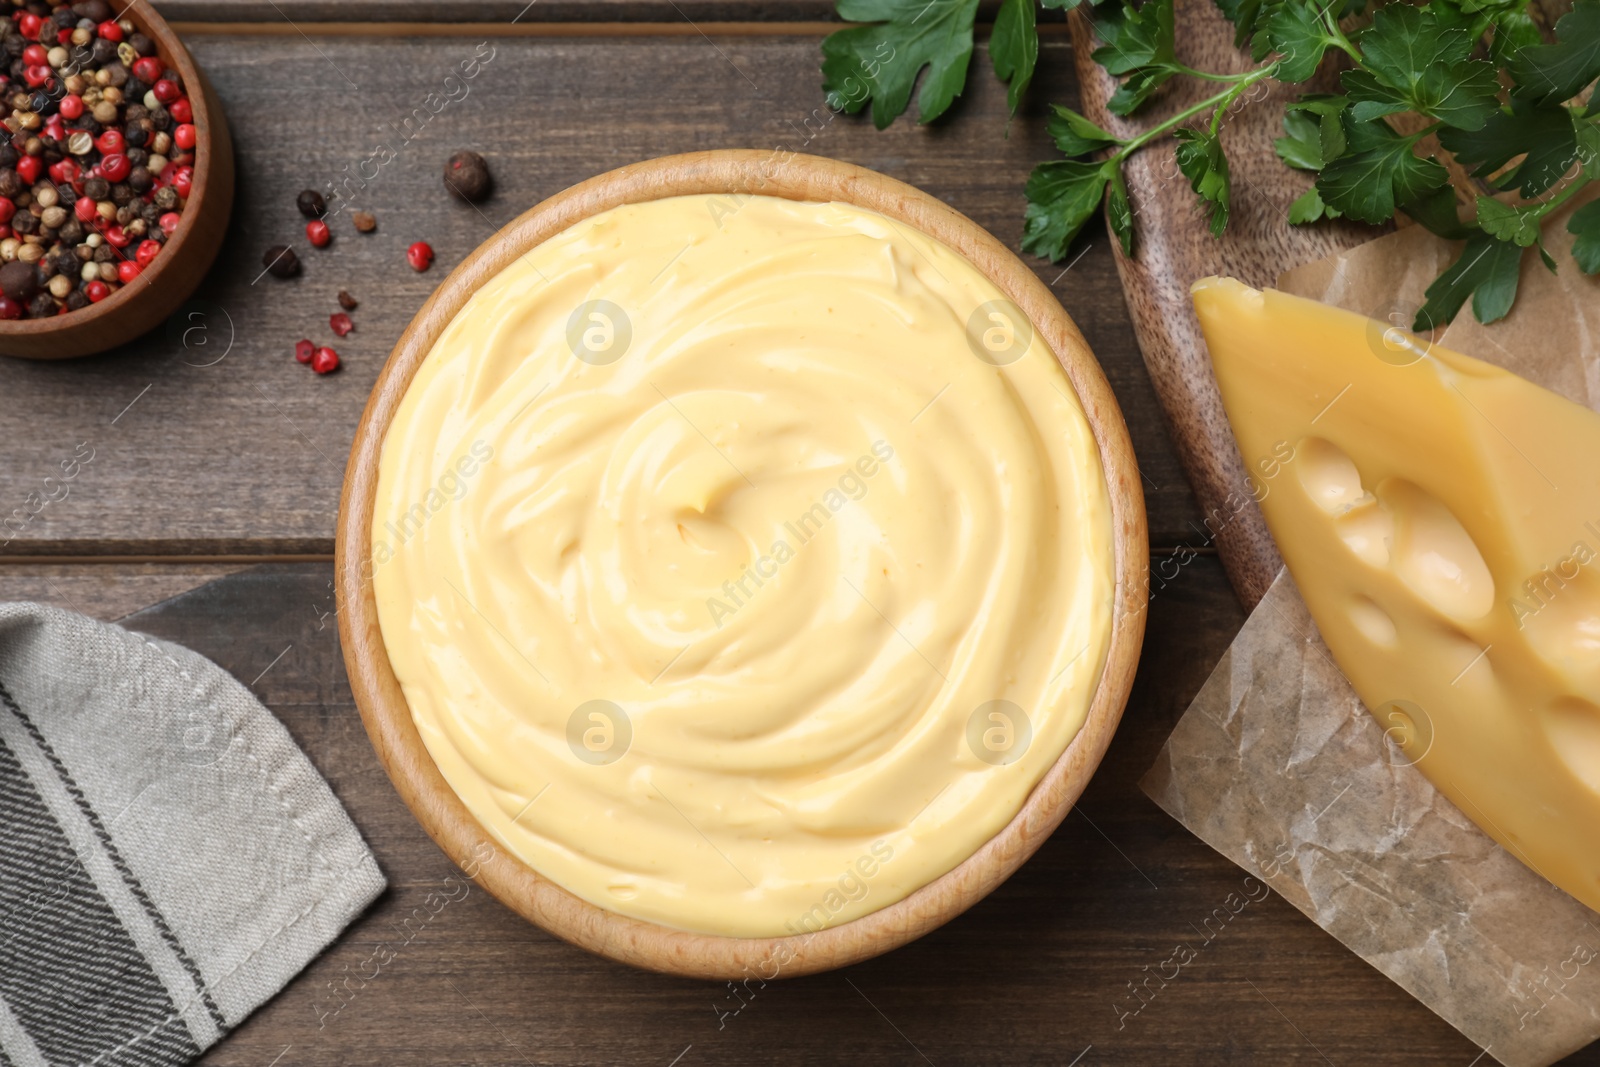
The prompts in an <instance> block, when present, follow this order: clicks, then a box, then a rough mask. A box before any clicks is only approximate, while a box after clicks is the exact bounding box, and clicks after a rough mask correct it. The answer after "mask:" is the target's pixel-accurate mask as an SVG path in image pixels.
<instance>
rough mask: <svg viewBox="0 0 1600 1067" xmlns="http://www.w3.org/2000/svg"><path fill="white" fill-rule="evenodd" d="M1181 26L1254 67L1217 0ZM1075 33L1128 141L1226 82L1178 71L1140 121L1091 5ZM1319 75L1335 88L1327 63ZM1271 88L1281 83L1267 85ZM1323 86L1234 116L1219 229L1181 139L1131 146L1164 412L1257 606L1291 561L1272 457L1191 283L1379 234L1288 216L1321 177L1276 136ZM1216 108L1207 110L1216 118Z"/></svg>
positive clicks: (1078, 15) (1091, 83)
mask: <svg viewBox="0 0 1600 1067" xmlns="http://www.w3.org/2000/svg"><path fill="white" fill-rule="evenodd" d="M1177 27H1178V32H1177V50H1178V58H1179V59H1180V60H1181V61H1182V62H1184V63H1187V64H1189V65H1190V66H1192V67H1195V68H1196V69H1198V70H1205V71H1217V72H1222V73H1237V72H1239V71H1242V70H1247V69H1249V67H1250V66H1251V64H1250V57H1249V55H1248V54H1246V53H1244V52H1241V51H1240V50H1239V49H1238V48H1236V47H1235V46H1234V43H1233V33H1234V30H1233V25H1232V24H1231V23H1229V22H1228V21H1227V20H1226V19H1224V18H1223V17H1222V14H1221V12H1220V11H1218V9H1217V7H1216V5H1215V4H1214V3H1212V0H1178V4H1177ZM1072 29H1073V40H1074V43H1075V46H1076V47H1075V54H1076V59H1077V68H1078V77H1079V81H1080V85H1081V92H1082V102H1083V107H1084V113H1085V114H1086V115H1088V116H1089V118H1091V119H1092V120H1094V121H1095V122H1098V123H1101V124H1102V125H1104V126H1105V127H1106V128H1107V129H1108V130H1110V131H1112V132H1113V133H1115V134H1117V135H1118V136H1120V137H1127V136H1129V135H1130V134H1132V133H1135V132H1137V131H1139V130H1142V129H1145V128H1147V127H1148V126H1149V125H1151V124H1153V123H1154V122H1156V121H1159V120H1161V119H1164V118H1166V117H1168V116H1171V115H1174V114H1177V113H1178V112H1180V111H1182V110H1183V109H1184V108H1186V107H1189V106H1192V105H1193V104H1195V103H1197V102H1199V101H1200V100H1203V99H1205V98H1206V97H1207V96H1210V95H1211V94H1212V93H1214V92H1215V91H1216V85H1215V83H1211V82H1203V81H1200V80H1199V79H1195V78H1175V79H1173V80H1172V81H1171V82H1169V83H1168V85H1167V87H1166V88H1164V89H1163V90H1161V92H1160V93H1159V94H1158V95H1157V97H1155V98H1154V99H1153V100H1152V102H1151V103H1150V104H1147V105H1146V106H1145V108H1143V109H1142V110H1141V111H1140V113H1139V115H1138V116H1137V117H1136V118H1134V119H1121V118H1118V117H1116V116H1114V115H1112V114H1110V113H1109V112H1108V111H1107V110H1106V108H1105V102H1106V100H1107V99H1109V98H1110V96H1111V94H1112V93H1113V92H1114V91H1115V90H1116V84H1117V83H1116V79H1114V78H1112V77H1111V76H1109V75H1108V74H1106V72H1105V71H1104V69H1102V68H1101V67H1100V65H1099V64H1098V63H1096V62H1095V61H1094V60H1093V59H1092V58H1090V53H1091V52H1092V51H1093V49H1094V48H1095V47H1096V46H1097V44H1098V42H1097V41H1096V40H1095V38H1094V31H1093V28H1092V27H1091V26H1090V25H1089V22H1088V20H1087V18H1086V17H1085V16H1084V14H1083V13H1082V11H1081V10H1080V11H1078V12H1074V14H1073V16H1072ZM1320 77H1321V78H1322V80H1323V81H1324V82H1327V83H1328V84H1332V81H1331V75H1330V72H1329V71H1324V72H1323V74H1322V75H1321V76H1320ZM1269 84H1270V85H1271V86H1272V88H1271V89H1270V90H1268V89H1266V86H1267V85H1269ZM1319 84H1320V83H1318V82H1315V81H1314V82H1313V83H1310V84H1308V85H1306V86H1282V85H1279V84H1278V83H1276V82H1270V83H1262V86H1261V89H1262V91H1261V92H1260V93H1257V92H1255V91H1252V92H1250V93H1247V94H1246V95H1245V96H1244V97H1241V99H1240V103H1239V105H1238V106H1237V107H1236V108H1235V109H1234V110H1233V111H1232V113H1231V114H1230V115H1229V116H1228V117H1227V119H1226V120H1225V121H1224V125H1223V132H1222V139H1223V144H1224V145H1225V146H1226V148H1227V151H1228V160H1229V163H1230V165H1231V169H1232V178H1233V197H1232V201H1233V211H1232V214H1231V217H1230V219H1229V222H1228V229H1227V231H1226V233H1225V234H1224V235H1223V236H1222V238H1221V239H1216V238H1213V237H1212V236H1211V233H1210V229H1209V227H1208V224H1207V221H1206V219H1205V218H1204V217H1203V216H1202V215H1201V214H1200V213H1199V212H1198V210H1197V208H1196V198H1195V196H1194V193H1193V192H1192V191H1191V190H1190V188H1189V182H1188V179H1186V178H1184V177H1183V175H1182V174H1180V173H1179V171H1178V167H1177V164H1176V162H1175V161H1174V159H1173V146H1174V144H1175V143H1176V142H1174V141H1172V140H1171V139H1164V140H1162V141H1159V142H1156V143H1154V144H1152V145H1151V146H1149V147H1147V148H1145V149H1144V150H1142V151H1140V152H1139V153H1138V154H1136V155H1135V156H1133V157H1132V158H1131V159H1130V160H1129V161H1128V164H1127V167H1126V173H1127V180H1128V195H1129V200H1130V203H1131V204H1132V207H1133V213H1134V222H1135V224H1136V226H1137V231H1138V237H1137V238H1136V242H1135V245H1134V252H1133V255H1132V256H1124V255H1123V254H1122V249H1121V247H1120V246H1119V247H1118V248H1117V249H1116V250H1115V255H1116V264H1117V271H1118V273H1119V274H1120V275H1121V277H1122V283H1123V286H1124V289H1125V290H1126V293H1127V300H1128V308H1129V311H1130V314H1131V315H1132V319H1133V329H1134V333H1135V334H1136V335H1137V336H1138V339H1139V346H1140V348H1141V349H1142V350H1143V353H1144V360H1145V365H1146V366H1147V367H1148V368H1149V370H1150V378H1151V381H1152V382H1153V383H1154V385H1155V390H1156V395H1157V396H1158V397H1159V398H1160V400H1161V405H1162V408H1163V409H1164V410H1165V412H1166V416H1167V421H1168V424H1169V426H1170V428H1171V431H1172V439H1173V443H1174V444H1175V445H1176V447H1177V453H1178V456H1179V458H1180V459H1181V460H1182V462H1183V466H1184V469H1185V470H1186V471H1188V474H1189V480H1190V483H1191V484H1192V485H1193V486H1194V490H1195V495H1196V497H1197V498H1198V501H1199V505H1200V510H1201V512H1202V516H1203V517H1202V519H1201V525H1202V527H1203V531H1204V538H1205V541H1206V543H1207V544H1215V546H1216V547H1217V549H1218V550H1219V552H1220V554H1221V556H1222V560H1223V563H1224V565H1225V566H1226V567H1227V570H1228V576H1229V578H1230V579H1232V581H1233V586H1234V589H1235V590H1237V591H1238V593H1239V598H1240V600H1241V601H1242V602H1243V603H1244V604H1245V605H1247V606H1254V605H1255V603H1256V601H1258V600H1260V599H1261V597H1262V595H1263V594H1264V593H1265V592H1266V591H1267V586H1269V585H1270V584H1272V579H1273V578H1274V577H1275V576H1276V575H1277V573H1278V569H1279V568H1280V567H1281V566H1282V560H1281V559H1279V557H1278V551H1277V549H1276V548H1275V547H1274V546H1273V544H1272V536H1271V534H1269V533H1268V532H1267V525H1266V521H1265V520H1264V519H1262V517H1261V511H1260V509H1259V508H1258V507H1257V506H1256V503H1255V500H1254V498H1253V496H1252V495H1251V490H1250V482H1249V481H1248V480H1247V474H1248V472H1249V470H1250V469H1252V467H1253V464H1254V463H1256V462H1257V461H1259V460H1261V459H1263V458H1265V457H1254V456H1245V457H1241V456H1240V455H1239V450H1238V447H1237V446H1236V445H1235V444H1234V440H1233V434H1232V432H1231V431H1230V430H1229V429H1228V419H1227V415H1226V414H1225V413H1224V412H1223V410H1222V397H1221V395H1220V394H1219V393H1218V392H1217V386H1216V381H1215V379H1214V378H1213V377H1212V375H1211V363H1210V360H1209V358H1208V357H1207V355H1206V349H1205V341H1204V339H1203V338H1202V337H1201V335H1200V323H1199V321H1198V320H1197V319H1196V318H1195V315H1194V309H1193V307H1192V306H1191V304H1190V302H1189V286H1190V284H1191V283H1192V282H1194V281H1196V280H1198V279H1200V278H1203V277H1206V276H1207V275H1211V274H1221V275H1231V276H1233V277H1236V278H1239V279H1241V280H1242V281H1244V282H1245V283H1247V284H1249V285H1252V286H1255V287H1257V288H1262V287H1271V286H1272V285H1273V284H1274V283H1275V282H1276V281H1277V278H1278V275H1279V274H1280V273H1282V272H1283V271H1285V270H1288V269H1289V268H1291V267H1296V266H1299V265H1301V264H1303V263H1309V262H1311V261H1312V260H1316V259H1321V258H1323V257H1324V256H1327V255H1331V254H1333V253H1335V252H1338V251H1341V250H1343V249H1345V248H1349V247H1351V246H1353V245H1356V244H1360V243H1362V242H1364V241H1367V240H1370V239H1372V238H1373V237H1375V236H1377V235H1378V234H1379V233H1381V232H1382V231H1380V230H1377V229H1375V228H1372V227H1368V226H1364V225H1360V224H1353V223H1346V222H1334V223H1329V222H1322V223H1318V224H1316V225H1314V226H1290V225H1289V224H1288V217H1289V205H1290V204H1291V203H1292V202H1293V201H1294V199H1295V198H1296V197H1298V196H1299V195H1300V194H1301V193H1303V192H1305V190H1306V189H1307V188H1309V187H1310V185H1311V176H1310V175H1309V174H1304V173H1302V172H1299V171H1293V170H1290V169H1289V168H1287V167H1285V166H1284V165H1283V164H1282V163H1281V162H1280V161H1279V160H1278V158H1277V156H1276V154H1275V153H1274V152H1273V148H1272V142H1273V140H1274V139H1275V138H1277V137H1281V136H1283V106H1284V104H1285V103H1286V102H1287V101H1288V100H1290V99H1293V98H1294V97H1295V96H1297V95H1298V94H1299V93H1300V92H1302V91H1304V90H1306V89H1313V88H1318V87H1319ZM1320 87H1321V88H1324V89H1325V88H1327V87H1328V85H1320ZM1209 117H1210V116H1209V113H1207V115H1206V116H1205V118H1206V119H1207V120H1209Z"/></svg>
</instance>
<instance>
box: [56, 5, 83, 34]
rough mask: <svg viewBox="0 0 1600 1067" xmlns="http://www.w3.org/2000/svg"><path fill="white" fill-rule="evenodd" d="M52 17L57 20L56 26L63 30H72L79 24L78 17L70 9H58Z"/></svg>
mask: <svg viewBox="0 0 1600 1067" xmlns="http://www.w3.org/2000/svg"><path fill="white" fill-rule="evenodd" d="M52 17H53V18H54V19H55V20H56V25H57V26H59V27H60V28H61V29H63V30H70V29H72V27H74V26H76V25H77V24H78V16H76V15H74V14H73V13H72V10H71V9H70V8H65V7H62V8H57V9H56V13H55V15H53V16H52Z"/></svg>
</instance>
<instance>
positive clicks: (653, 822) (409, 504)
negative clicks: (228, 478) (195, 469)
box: [371, 196, 1113, 936]
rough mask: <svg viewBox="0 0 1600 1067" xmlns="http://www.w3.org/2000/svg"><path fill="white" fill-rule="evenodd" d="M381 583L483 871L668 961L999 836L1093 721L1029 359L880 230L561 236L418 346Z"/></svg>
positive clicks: (1071, 486) (1081, 617) (1084, 639)
mask: <svg viewBox="0 0 1600 1067" xmlns="http://www.w3.org/2000/svg"><path fill="white" fill-rule="evenodd" d="M373 530H374V532H373V544H372V552H373V555H372V560H371V567H372V572H373V576H374V582H375V586H376V592H377V603H378V611H379V618H380V624H381V627H382V632H383V639H384V644H385V646H386V647H387V650H388V653H389V657H390V660H391V662H392V663H393V666H394V671H395V674H396V675H397V676H398V678H399V680H400V683H401V685H402V687H403V689H404V692H405V696H406V700H407V701H408V703H409V705H410V707H411V710H412V714H413V715H414V716H415V720H416V724H417V727H418V729H419V730H420V731H421V735H422V738H423V740H424V742H425V743H426V745H427V748H428V751H429V752H430V753H431V754H432V756H433V758H434V759H435V760H436V761H437V763H438V766H439V768H440V770H441V771H442V772H443V774H444V777H445V779H446V780H447V781H448V782H449V783H450V785H451V786H452V787H453V788H454V789H455V791H456V792H457V793H458V794H459V795H460V796H461V798H462V799H463V800H464V801H465V803H466V805H467V807H468V808H469V809H470V810H471V811H472V813H473V814H474V815H475V816H476V817H477V818H478V819H479V820H480V821H481V822H482V824H483V825H484V827H485V828H487V830H488V831H489V833H490V834H492V835H493V836H494V838H495V839H496V840H498V841H499V843H500V844H501V845H503V846H504V847H505V848H507V849H509V850H510V851H511V852H512V853H513V854H515V855H516V856H518V857H520V858H521V859H523V860H524V861H525V862H526V863H528V864H529V865H530V866H532V867H533V868H534V869H536V870H537V871H539V872H540V873H542V874H543V875H545V876H547V877H549V878H551V879H553V880H554V881H555V882H557V883H559V884H560V885H562V886H564V887H565V888H567V889H568V890H570V891H571V892H573V893H575V894H577V895H578V896H580V897H582V898H583V899H585V900H588V901H590V902H592V903H594V904H597V905H600V906H602V907H605V908H609V909H612V910H614V911H617V912H621V913H624V914H627V915H631V916H635V917H638V918H641V919H647V920H652V921H655V922H658V923H663V924H666V925H668V926H672V927H677V928H681V929H687V930H694V931H701V932H707V933H717V934H726V935H736V936H774V935H783V934H790V933H804V932H806V931H811V930H817V929H821V928H822V927H825V926H832V925H837V924H838V923H841V922H845V921H848V920H850V919H853V918H856V917H858V916H861V915H864V914H866V913H869V912H871V911H874V910H876V909H878V908H881V907H884V906H885V905H888V904H890V903H893V902H894V901H897V900H899V899H901V898H903V897H904V896H906V895H907V894H909V893H911V892H913V891H915V890H916V889H918V888H919V887H921V886H923V885H926V884H927V883H928V882H930V881H932V880H934V879H935V878H937V877H939V876H940V875H941V874H944V873H945V872H947V871H949V870H950V869H952V868H953V867H955V866H956V865H958V864H959V863H961V861H963V860H964V859H966V858H967V857H968V856H970V855H971V854H972V853H973V852H974V851H976V850H977V849H978V848H979V847H980V846H982V844H983V843H984V842H985V841H986V840H987V839H988V838H990V837H991V836H993V835H994V834H995V833H996V832H997V831H998V830H1000V829H1001V827H1003V826H1004V825H1005V824H1006V823H1007V822H1008V821H1009V820H1010V819H1011V818H1012V817H1013V816H1014V815H1015V814H1016V813H1017V811H1018V810H1019V809H1020V808H1021V806H1022V804H1023V802H1024V801H1025V800H1026V798H1027V796H1028V794H1029V792H1030V791H1031V790H1032V789H1033V787H1034V786H1035V784H1037V783H1038V781H1039V779H1040V778H1041V777H1042V776H1043V775H1044V773H1045V772H1046V771H1047V770H1048V769H1049V767H1050V765H1051V764H1052V763H1053V762H1054V761H1055V760H1056V759H1057V758H1058V757H1059V756H1060V754H1061V752H1062V751H1063V750H1064V749H1065V747H1066V746H1067V744H1068V743H1069V742H1070V741H1071V740H1072V738H1073V736H1074V735H1075V734H1076V733H1077V732H1078V730H1079V728H1080V727H1081V726H1082V724H1083V722H1084V719H1085V716H1086V713H1087V710H1088V706H1089V703H1090V701H1091V699H1092V696H1093V694H1094V691H1095V688H1096V686H1097V684H1098V681H1099V678H1100V673H1101V669H1102V666H1103V664H1104V660H1105V655H1106V649H1107V646H1108V644H1109V640H1110V629H1111V617H1112V596H1113V570H1112V533H1111V522H1110V511H1109V504H1108V500H1107V490H1106V485H1105V479H1104V475H1103V473H1102V469H1101V466H1100V463H1099V458H1098V452H1097V449H1096V445H1095V442H1094V439H1093V437H1092V435H1091V432H1090V429H1089V426H1088V424H1087V421H1086V420H1085V417H1084V414H1083V411H1082V408H1081V407H1080V405H1079V403H1078V401H1077V399H1076V396H1075V394H1074V392H1073V390H1072V387H1071V386H1070V385H1069V383H1068V381H1067V378H1066V376H1065V374H1064V373H1063V372H1062V369H1061V367H1060V365H1059V364H1058V363H1057V361H1056V358H1055V356H1054V355H1053V354H1052V353H1051V351H1050V350H1049V347H1048V345H1047V344H1046V343H1045V342H1044V341H1043V340H1042V339H1040V338H1037V337H1034V336H1032V334H1031V331H1030V329H1029V327H1028V325H1027V323H1026V321H1025V320H1024V319H1022V317H1021V316H1020V314H1019V313H1017V312H1016V310H1015V308H1013V307H1011V306H1010V305H1009V304H1007V303H1006V302H1005V300H1004V298H1003V297H1002V296H1001V294H1000V292H999V290H998V289H996V288H995V286H994V285H993V284H992V283H991V282H989V281H988V280H987V279H986V278H984V277H983V275H982V274H980V273H979V272H978V271H977V270H976V269H975V268H974V267H973V266H972V265H971V264H970V263H968V262H967V261H966V260H965V259H963V258H962V257H961V256H959V255H958V254H956V253H955V252H953V251H951V250H950V249H948V248H946V247H944V246H943V245H941V244H939V243H937V242H935V241H933V240H931V239H929V238H927V237H925V236H924V235H922V234H921V233H919V232H915V231H913V230H912V229H910V228H909V227H907V226H904V225H902V224H899V223H895V222H892V221H891V220H889V219H887V218H884V217H883V216H880V215H877V214H874V213H872V212H869V211H866V210H863V209H860V208H856V207H852V206H849V205H843V204H824V203H796V202H791V201H786V200H779V199H776V198H769V197H760V196H756V197H739V198H720V197H677V198H670V199H664V200H659V201H655V202H651V203H645V204H637V205H631V206H626V207H621V208H617V209H614V210H611V211H608V212H605V213H603V214H600V215H597V216H595V217H592V218H590V219H588V220H586V221H583V222H580V223H578V224H577V225H575V226H573V227H572V228H571V229H569V230H567V231H566V232H564V233H562V234H560V235H558V236H556V237H554V238H552V239H551V240H549V241H547V242H545V243H544V244H543V245H541V246H540V247H538V248H536V249H534V250H533V251H532V252H530V253H529V254H527V255H525V256H523V257H521V258H520V259H518V260H517V261H515V262H514V263H513V264H512V265H511V266H509V267H507V268H506V269H505V270H504V272H502V273H501V274H499V275H498V276H496V277H495V278H493V279H492V280H491V281H489V282H488V283H487V284H485V285H484V286H483V287H482V289H481V290H480V291H479V292H477V293H476V294H475V295H474V296H473V297H472V298H471V300H470V301H469V302H468V303H467V305H466V306H465V307H464V308H463V309H462V311H461V312H460V313H459V314H458V315H457V316H456V318H455V320H454V321H453V322H452V323H451V324H450V325H449V327H448V328H447V329H446V330H445V331H444V333H443V334H442V335H441V336H440V338H439V340H438V342H437V343H436V344H435V346H434V348H433V350H432V351H431V352H430V353H429V355H428V356H427V358H426V359H425V360H424V362H423V364H422V366H421V368H420V369H419V371H418V373H417V375H416V377H415V379H414V381H413V383H412V385H411V386H410V388H409V390H408V392H407V394H406V396H405V397H404V400H403V402H402V403H401V405H400V407H399V410H398V412H397V414H396V416H395V419H394V421H393V423H392V425H391V427H390V429H389V432H388V435H387V438H386V440H385V443H384V447H383V452H382V458H381V464H380V472H379V480H378V491H377V504H376V512H375V517H374V523H373Z"/></svg>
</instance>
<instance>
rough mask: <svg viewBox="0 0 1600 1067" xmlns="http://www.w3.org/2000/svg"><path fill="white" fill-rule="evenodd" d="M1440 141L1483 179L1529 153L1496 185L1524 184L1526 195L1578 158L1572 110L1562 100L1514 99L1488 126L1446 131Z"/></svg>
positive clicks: (1557, 176) (1543, 186) (1515, 186)
mask: <svg viewBox="0 0 1600 1067" xmlns="http://www.w3.org/2000/svg"><path fill="white" fill-rule="evenodd" d="M1439 143H1440V144H1441V145H1443V146H1444V147H1445V149H1446V150H1448V151H1449V152H1451V153H1452V154H1453V155H1454V156H1455V157H1456V159H1457V160H1458V161H1459V162H1461V163H1465V164H1466V165H1467V166H1472V167H1477V169H1476V170H1474V171H1473V172H1472V173H1473V176H1474V177H1477V178H1487V177H1489V176H1490V175H1491V174H1494V173H1495V172H1496V171H1498V170H1500V168H1502V167H1504V166H1505V165H1506V164H1507V163H1509V162H1511V161H1512V160H1513V159H1515V158H1517V157H1518V156H1525V158H1524V159H1523V161H1522V162H1521V163H1519V164H1518V165H1517V166H1516V167H1514V168H1513V169H1512V170H1510V171H1508V172H1507V173H1506V174H1504V175H1502V176H1501V177H1500V179H1499V180H1497V181H1496V182H1495V183H1494V184H1495V186H1496V188H1500V189H1520V190H1521V192H1522V195H1523V196H1530V197H1531V196H1538V195H1539V194H1540V193H1542V192H1544V191H1545V190H1546V189H1549V188H1550V187H1551V186H1552V185H1554V184H1555V183H1556V182H1558V181H1560V180H1561V176H1562V175H1563V174H1565V173H1566V172H1567V168H1568V167H1570V166H1571V165H1572V161H1573V160H1574V159H1576V158H1578V134H1577V130H1576V129H1575V128H1574V127H1573V124H1572V113H1571V112H1569V111H1568V110H1567V109H1566V108H1564V107H1562V106H1561V105H1560V104H1559V103H1556V104H1536V103H1534V102H1532V101H1529V100H1512V102H1511V110H1510V111H1504V110H1496V111H1495V112H1494V114H1492V115H1490V116H1489V121H1487V122H1486V123H1484V124H1483V128H1482V129H1479V130H1474V131H1464V130H1452V129H1444V130H1440V131H1439Z"/></svg>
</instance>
